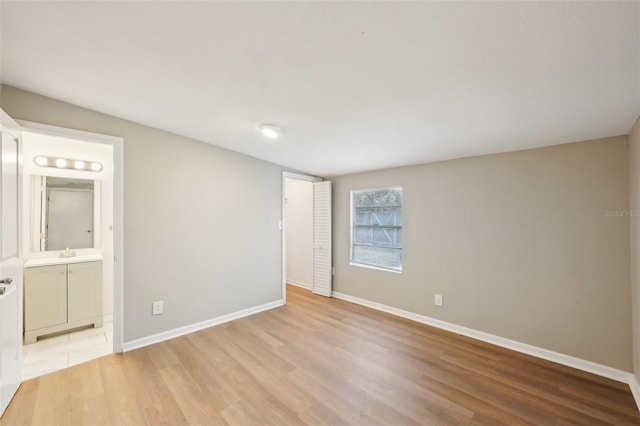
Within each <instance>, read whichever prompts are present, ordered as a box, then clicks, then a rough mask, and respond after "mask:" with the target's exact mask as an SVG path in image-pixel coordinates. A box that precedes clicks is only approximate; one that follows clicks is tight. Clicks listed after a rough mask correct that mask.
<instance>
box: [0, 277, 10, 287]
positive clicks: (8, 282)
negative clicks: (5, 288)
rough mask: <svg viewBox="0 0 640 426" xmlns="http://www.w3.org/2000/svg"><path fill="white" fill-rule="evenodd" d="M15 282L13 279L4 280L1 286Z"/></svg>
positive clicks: (0, 282) (1, 281) (0, 281)
mask: <svg viewBox="0 0 640 426" xmlns="http://www.w3.org/2000/svg"><path fill="white" fill-rule="evenodd" d="M12 282H13V278H3V279H1V280H0V284H7V285H8V284H11V283H12Z"/></svg>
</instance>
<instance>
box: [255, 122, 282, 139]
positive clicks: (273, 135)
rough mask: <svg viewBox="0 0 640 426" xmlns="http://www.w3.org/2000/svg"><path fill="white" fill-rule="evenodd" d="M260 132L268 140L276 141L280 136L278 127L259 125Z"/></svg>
mask: <svg viewBox="0 0 640 426" xmlns="http://www.w3.org/2000/svg"><path fill="white" fill-rule="evenodd" d="M260 131H261V132H262V134H263V135H264V136H266V137H268V138H269V139H277V138H278V137H279V136H280V127H278V126H276V125H274V124H261V125H260Z"/></svg>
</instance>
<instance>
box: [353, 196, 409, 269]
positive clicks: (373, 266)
mask: <svg viewBox="0 0 640 426" xmlns="http://www.w3.org/2000/svg"><path fill="white" fill-rule="evenodd" d="M388 189H400V192H401V193H402V204H401V208H402V216H403V217H402V225H401V230H402V232H404V189H403V187H402V185H390V186H381V187H375V188H366V189H354V190H351V192H350V193H349V204H350V217H349V234H350V235H349V239H350V240H349V264H350V265H351V266H359V267H363V268H370V269H377V270H380V271H388V272H396V273H402V266H403V264H404V235H403V238H402V247H401V248H400V250H401V261H400V266H399V267H397V268H396V267H392V266H386V265H379V264H374V263H367V262H362V261H360V260H355V259H354V256H353V245H354V240H355V238H354V226H353V225H354V223H353V221H354V216H355V209H356V208H355V203H354V195H355V194H357V193H361V192H373V191H383V190H388ZM374 247H376V246H374Z"/></svg>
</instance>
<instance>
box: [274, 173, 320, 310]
mask: <svg viewBox="0 0 640 426" xmlns="http://www.w3.org/2000/svg"><path fill="white" fill-rule="evenodd" d="M287 179H290V180H302V181H305V182H320V181H321V180H322V178H319V177H317V176H311V175H304V174H300V173H292V172H286V171H284V170H283V171H282V193H281V198H282V200H281V209H282V210H281V211H280V217H281V220H280V238H281V239H280V243H281V244H280V245H281V247H282V253H281V257H282V259H281V261H282V266H281V267H282V270H281V271H280V276H281V277H282V303H283V304H286V303H287V250H286V247H285V246H286V244H285V243H286V232H287V229H286V228H287V218H286V214H285V212H286V203H285V201H286V198H287Z"/></svg>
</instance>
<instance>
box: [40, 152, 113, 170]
mask: <svg viewBox="0 0 640 426" xmlns="http://www.w3.org/2000/svg"><path fill="white" fill-rule="evenodd" d="M33 162H34V163H36V165H38V166H40V167H55V168H57V169H73V170H79V171H85V172H99V171H101V170H102V164H101V163H98V162H97V161H86V160H72V159H69V158H57V157H46V156H44V155H39V156H37V157H36V158H34V159H33Z"/></svg>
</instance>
